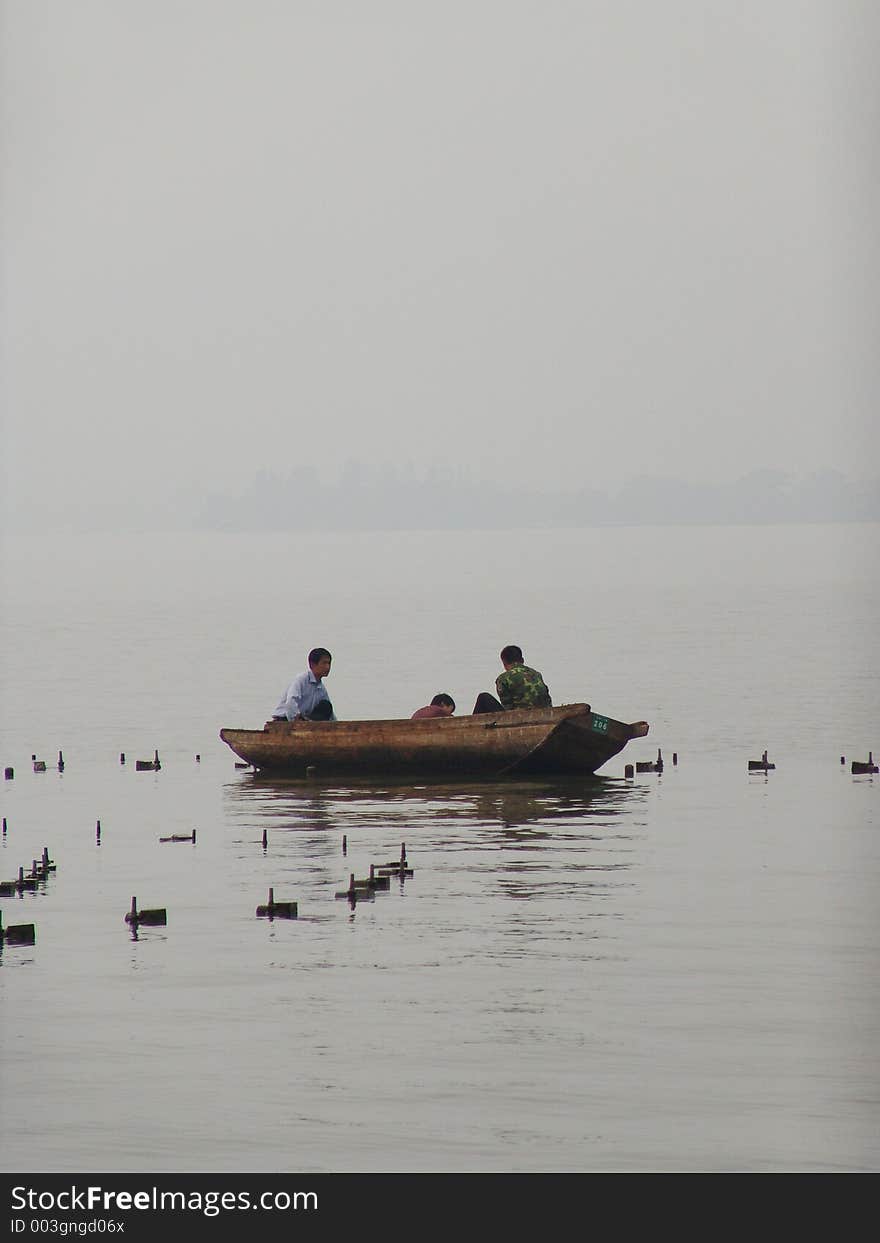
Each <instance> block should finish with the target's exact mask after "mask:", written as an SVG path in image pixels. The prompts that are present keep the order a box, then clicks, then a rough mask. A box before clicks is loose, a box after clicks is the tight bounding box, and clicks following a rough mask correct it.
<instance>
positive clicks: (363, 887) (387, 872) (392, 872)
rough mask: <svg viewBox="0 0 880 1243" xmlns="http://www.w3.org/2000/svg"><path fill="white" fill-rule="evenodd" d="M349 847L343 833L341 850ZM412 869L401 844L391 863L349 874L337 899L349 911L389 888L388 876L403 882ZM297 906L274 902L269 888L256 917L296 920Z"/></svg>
mask: <svg viewBox="0 0 880 1243" xmlns="http://www.w3.org/2000/svg"><path fill="white" fill-rule="evenodd" d="M265 844H266V834H265V831H264V833H263V845H264V846H265ZM347 848H348V839H347V838H346V837H345V836H344V835H343V838H342V853H343V854H345V853H346V851H347ZM412 874H413V869H412V868H411V867H410V866H409V864H408V862H407V858H406V842H401V843H400V858H399V859H392V860H391V862H390V863H379V864H375V863H371V864H370V875H369V876H365V877H363V879H361V880H358V879H356V877H355V874H354V872H351V873H350V874H349V879H348V888H347V889H341V890H339V891H338V892H337V894H336V897H337V898H345V899H346V900H347V901H348V902H349V903H350V904H351V908H352V910H354V907H355V906H356V905H357V903H358V902H363V901H364V900H369V899H371V898H374V897H375V896H376V894H377V893H382V892H383V891H386V892H387V891H388V890H390V888H391V878H392V877H393V876H396V877H397V879H398V880H399V881H400V882H401V883H403V881H404V880H406V878H407V877H408V876H412ZM298 912H299V908H298V905H297V903H296V902H276V901H275V890H274V889H270V890H269V900H268V902H267V903H266V904H265V905H264V906H258V907H257V915H258V916H267V917H268V918H269V919H296V917H297V914H298Z"/></svg>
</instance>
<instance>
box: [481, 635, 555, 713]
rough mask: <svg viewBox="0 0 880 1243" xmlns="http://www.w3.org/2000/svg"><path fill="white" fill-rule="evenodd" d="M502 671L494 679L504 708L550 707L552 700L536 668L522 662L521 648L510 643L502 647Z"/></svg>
mask: <svg viewBox="0 0 880 1243" xmlns="http://www.w3.org/2000/svg"><path fill="white" fill-rule="evenodd" d="M501 663H502V665H504V672H503V673H499V675H498V677H497V678H496V679H495V690H496V691H497V692H498V698H499V699H500V700H501V703H502V704H503V706H504V707H505V708H552V707H553V701H552V700H551V698H550V692H549V691H548V689H547V686H546V683H545V682H544V679H543V678H542V677H541V675H540V673H538V671H537V669H530V668H529V667H528V665H525V664H523V654H522V649H521V648H519V647H516V646H515V645H513V644H511V645H510V646H508V647H505V648H503V649H502V652H501Z"/></svg>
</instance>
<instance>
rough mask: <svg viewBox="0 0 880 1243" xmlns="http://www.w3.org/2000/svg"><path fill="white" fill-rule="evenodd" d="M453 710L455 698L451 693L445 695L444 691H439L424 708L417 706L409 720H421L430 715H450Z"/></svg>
mask: <svg viewBox="0 0 880 1243" xmlns="http://www.w3.org/2000/svg"><path fill="white" fill-rule="evenodd" d="M454 711H455V700H454V699H453V698H452V696H451V695H447V694H446V692H445V691H441V692H440V694H439V695H435V696H434V698H433V699H432V700H431V702H430V703H429V704H426V705H425V706H424V708H419V710H418V711H417V712H414V713H413V714H412V716H411V717H410V720H411V721H423V720H424V719H425V718H426V717H432V716H438V717H439V716H452V714H453V712H454Z"/></svg>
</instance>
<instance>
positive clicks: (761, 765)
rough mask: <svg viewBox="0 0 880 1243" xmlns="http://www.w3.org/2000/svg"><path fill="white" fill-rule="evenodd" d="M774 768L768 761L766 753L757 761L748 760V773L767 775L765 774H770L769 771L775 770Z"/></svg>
mask: <svg viewBox="0 0 880 1243" xmlns="http://www.w3.org/2000/svg"><path fill="white" fill-rule="evenodd" d="M775 768H776V765H775V764H771V763H770V762H769V761H768V759H767V752H766V751H765V752H764V754H763V755H762V756H761V758H760V759H759V760H749V771H750V772H761V773H767V772H770V770H771V769H775Z"/></svg>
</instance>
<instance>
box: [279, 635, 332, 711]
mask: <svg viewBox="0 0 880 1243" xmlns="http://www.w3.org/2000/svg"><path fill="white" fill-rule="evenodd" d="M332 660H333V657H332V656H331V655H330V653H329V652H328V651H327V649H326V647H313V648H312V650H311V651H310V652H309V667H308V669H307V670H306V671H305V673H298V674H297V676H296V677H295V678H294V679H293V681H292V682H291V683H290V686H288V688H287V690H286V691H285V692H284V694H283V695H282V696H281V701H280V702H279V704H278V707H277V708H276V709H275V711H274V713H273V714H272V719H273V720H274V721H299V720H305V721H335V720H336V717H335V716H334V715H333V705H332V703H331V702H330V697H329V696H328V694H327V688H326V686H325V685H324V682H323V679H324V678H326V677H327V674H328V673H329V672H330V664H331V661H332Z"/></svg>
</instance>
